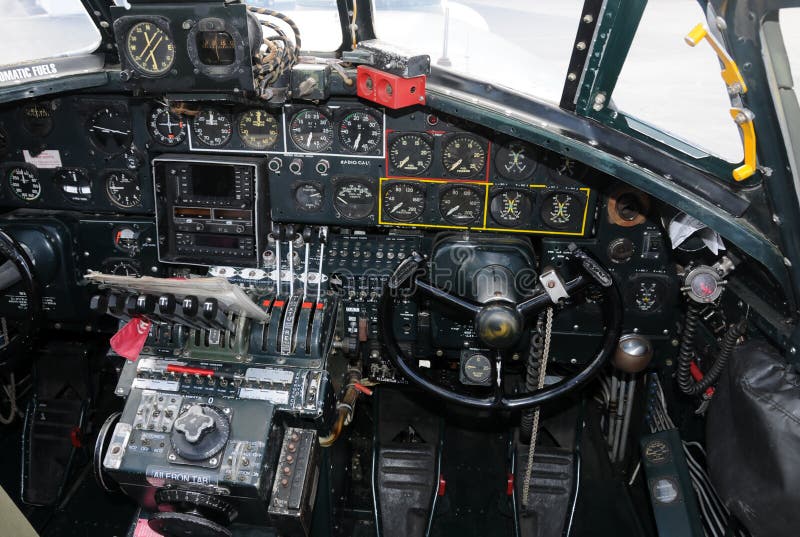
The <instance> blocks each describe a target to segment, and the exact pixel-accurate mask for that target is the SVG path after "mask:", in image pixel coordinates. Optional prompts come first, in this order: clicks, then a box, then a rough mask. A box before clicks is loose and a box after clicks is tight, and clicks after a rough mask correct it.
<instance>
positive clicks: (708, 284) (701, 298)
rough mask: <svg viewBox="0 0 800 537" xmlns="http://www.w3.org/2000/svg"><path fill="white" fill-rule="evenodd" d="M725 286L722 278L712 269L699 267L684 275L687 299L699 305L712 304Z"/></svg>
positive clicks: (703, 266) (706, 266)
mask: <svg viewBox="0 0 800 537" xmlns="http://www.w3.org/2000/svg"><path fill="white" fill-rule="evenodd" d="M724 285H725V283H724V281H723V280H722V277H721V276H720V275H719V273H718V272H717V271H716V269H714V268H713V267H709V266H708V265H700V266H698V267H696V268H693V269H692V270H691V271H689V273H688V274H687V275H686V279H685V283H684V289H685V290H686V291H687V295H688V296H689V298H691V299H692V300H694V301H695V302H699V303H701V304H708V303H710V302H714V301H715V300H716V299H718V298H719V296H720V295H721V294H722V289H723V286H724Z"/></svg>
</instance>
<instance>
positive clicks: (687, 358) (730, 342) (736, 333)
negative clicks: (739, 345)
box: [678, 304, 747, 395]
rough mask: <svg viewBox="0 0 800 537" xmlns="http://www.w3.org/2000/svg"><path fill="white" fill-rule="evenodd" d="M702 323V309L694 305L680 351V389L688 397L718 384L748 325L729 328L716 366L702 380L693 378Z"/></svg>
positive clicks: (690, 311) (684, 330)
mask: <svg viewBox="0 0 800 537" xmlns="http://www.w3.org/2000/svg"><path fill="white" fill-rule="evenodd" d="M699 322H700V308H699V307H698V306H696V305H694V304H691V305H690V306H689V309H688V310H687V311H686V322H685V324H684V327H683V335H682V337H681V346H680V350H679V351H678V387H679V388H680V389H681V391H682V392H683V393H685V394H686V395H699V394H701V393H703V392H704V391H706V389H708V388H709V387H710V386H711V385H713V384H714V383H716V382H717V380H718V379H719V376H720V375H721V374H722V371H723V370H724V369H725V365H726V364H727V363H728V360H729V359H730V357H731V354H732V353H733V348H734V347H735V346H736V341H737V340H738V339H739V338H740V337H741V336H742V335H743V334H744V332H745V328H746V326H747V325H746V323H745V322H744V321H742V322H738V323H733V324H731V325H730V326H729V327H728V330H727V331H726V332H725V335H724V336H723V338H722V344H721V345H720V349H719V353H718V354H717V359H716V360H715V361H714V365H712V366H711V369H709V370H708V372H707V373H706V374H705V375H704V376H703V378H702V380H700V381H695V380H694V379H693V378H692V373H691V365H692V359H693V358H694V339H695V336H696V335H697V325H698V324H699Z"/></svg>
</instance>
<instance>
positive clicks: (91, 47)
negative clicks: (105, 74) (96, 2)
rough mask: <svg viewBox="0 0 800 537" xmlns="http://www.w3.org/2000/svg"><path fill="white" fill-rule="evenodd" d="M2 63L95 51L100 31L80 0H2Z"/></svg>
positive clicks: (0, 30) (0, 60)
mask: <svg viewBox="0 0 800 537" xmlns="http://www.w3.org/2000/svg"><path fill="white" fill-rule="evenodd" d="M0 13H2V15H0V36H2V47H0V65H14V64H18V63H21V62H27V61H33V60H41V59H45V58H56V57H59V56H76V55H78V54H86V53H90V52H94V51H95V50H96V49H97V47H98V46H99V45H100V32H98V30H97V27H96V26H95V25H94V22H92V19H91V18H90V17H89V14H88V13H86V10H85V9H84V7H83V4H81V2H80V0H0Z"/></svg>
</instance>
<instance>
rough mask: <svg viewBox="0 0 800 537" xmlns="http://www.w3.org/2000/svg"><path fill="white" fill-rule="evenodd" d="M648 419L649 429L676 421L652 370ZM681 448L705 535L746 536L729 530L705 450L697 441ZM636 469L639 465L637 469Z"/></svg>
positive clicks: (728, 519) (656, 429)
mask: <svg viewBox="0 0 800 537" xmlns="http://www.w3.org/2000/svg"><path fill="white" fill-rule="evenodd" d="M647 421H648V424H649V426H650V432H653V433H655V432H659V431H665V430H668V429H674V428H675V423H674V422H673V421H672V418H671V417H670V416H669V412H668V411H667V402H666V399H665V397H664V390H663V388H662V387H661V381H660V380H659V378H658V375H657V374H655V373H653V374H652V375H651V376H650V401H649V405H648V412H647ZM683 451H684V453H685V455H686V462H687V465H688V467H689V477H690V478H691V480H692V488H693V489H694V492H695V495H696V496H697V503H698V506H699V507H700V515H701V518H702V521H703V532H704V533H705V535H706V537H725V536H727V535H732V536H735V537H749V534H748V533H747V531H746V530H744V529H742V528H737V529H735V530H734V531H733V532H731V533H728V526H729V525H730V523H731V513H730V511H728V508H727V507H725V504H724V503H722V500H721V499H720V497H719V496H718V495H717V491H716V490H715V489H714V485H713V484H712V483H711V479H710V478H709V476H708V472H707V471H706V464H705V461H706V452H705V449H704V448H703V446H702V445H700V444H699V443H698V442H686V441H684V442H683ZM637 470H638V468H637Z"/></svg>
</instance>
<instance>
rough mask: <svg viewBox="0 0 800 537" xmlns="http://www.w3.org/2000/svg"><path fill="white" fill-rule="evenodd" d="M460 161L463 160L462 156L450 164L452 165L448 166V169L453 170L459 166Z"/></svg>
mask: <svg viewBox="0 0 800 537" xmlns="http://www.w3.org/2000/svg"><path fill="white" fill-rule="evenodd" d="M462 162H464V159H463V158H460V159H458V160H457V161H455V162H454V163H453V165H452V166H450V169H449V170H448V171H451V172H452V171H453V170H455V169H456V168H458V167H459V166H461V163H462Z"/></svg>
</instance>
